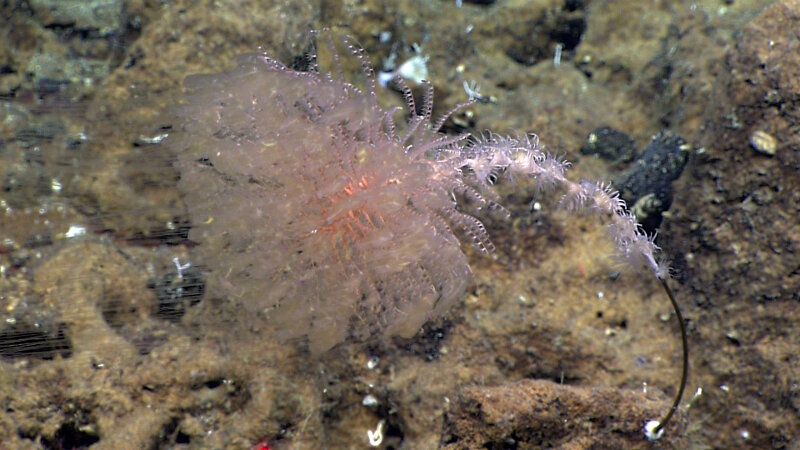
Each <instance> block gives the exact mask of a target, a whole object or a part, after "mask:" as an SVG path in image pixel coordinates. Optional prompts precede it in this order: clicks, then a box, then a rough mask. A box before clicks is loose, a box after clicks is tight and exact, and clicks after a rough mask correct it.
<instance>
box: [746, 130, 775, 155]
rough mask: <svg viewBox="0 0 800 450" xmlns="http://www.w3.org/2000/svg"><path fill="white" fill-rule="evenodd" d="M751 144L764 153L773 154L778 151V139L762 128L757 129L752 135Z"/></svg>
mask: <svg viewBox="0 0 800 450" xmlns="http://www.w3.org/2000/svg"><path fill="white" fill-rule="evenodd" d="M750 145H752V146H753V148H754V149H755V150H756V151H757V152H758V153H761V154H762V155H769V156H773V155H775V153H776V152H777V151H778V140H777V139H775V138H774V137H773V136H772V135H771V134H769V133H767V132H766V131H762V130H756V131H754V132H753V134H751V135H750Z"/></svg>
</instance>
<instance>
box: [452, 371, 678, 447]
mask: <svg viewBox="0 0 800 450" xmlns="http://www.w3.org/2000/svg"><path fill="white" fill-rule="evenodd" d="M652 392H653V391H650V393H647V394H644V393H642V392H633V391H626V390H620V389H610V388H600V387H594V388H591V387H578V386H565V385H559V384H556V383H553V382H550V381H544V380H523V381H519V382H517V383H510V384H505V385H502V386H496V387H489V388H486V387H477V386H476V387H470V388H467V389H465V390H464V391H463V392H462V393H461V395H460V397H459V399H458V400H457V401H456V402H455V404H454V406H453V407H451V408H450V411H449V412H448V413H447V414H446V419H445V430H444V433H443V435H442V448H444V449H447V450H458V449H474V448H519V449H528V448H530V449H533V448H569V449H575V450H578V449H587V448H626V449H635V448H660V447H662V446H663V447H664V448H681V447H683V445H681V442H682V441H681V437H682V436H683V434H684V432H685V429H686V414H685V412H681V411H679V412H678V413H677V416H676V417H675V418H673V420H675V419H677V420H675V422H672V424H671V425H670V430H669V431H668V434H667V436H665V437H664V438H663V440H662V441H658V444H657V445H654V444H653V443H651V442H648V441H647V440H645V437H644V431H643V430H644V424H645V423H646V422H647V421H650V420H658V418H660V417H661V415H663V414H664V413H665V412H666V411H667V410H668V409H669V405H670V402H669V400H668V399H666V398H664V397H661V398H655V397H654V396H653V395H652ZM598 446H600V447H598Z"/></svg>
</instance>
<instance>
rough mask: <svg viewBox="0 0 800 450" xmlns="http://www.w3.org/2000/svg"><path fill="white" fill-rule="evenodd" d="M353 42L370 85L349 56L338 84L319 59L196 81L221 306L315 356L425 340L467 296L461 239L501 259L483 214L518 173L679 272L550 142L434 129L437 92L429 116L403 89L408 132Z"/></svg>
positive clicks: (200, 172)
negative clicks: (379, 341) (357, 78)
mask: <svg viewBox="0 0 800 450" xmlns="http://www.w3.org/2000/svg"><path fill="white" fill-rule="evenodd" d="M328 41H330V39H329V40H328ZM345 44H346V46H347V47H348V52H349V53H352V54H353V55H355V57H356V58H357V59H358V60H359V62H360V63H361V67H362V69H363V72H364V74H365V77H364V79H365V83H363V84H364V86H363V87H361V88H359V87H356V86H355V85H353V84H351V83H349V82H347V81H345V78H344V77H343V76H342V75H341V73H342V70H341V67H340V64H339V60H338V57H336V56H335V54H336V52H335V51H333V52H332V54H333V55H334V56H332V58H331V59H332V64H331V65H332V66H333V73H327V72H323V71H320V70H319V68H318V67H317V65H316V58H315V57H311V59H310V60H309V63H310V70H309V71H304V72H301V71H295V70H291V69H289V68H287V67H285V66H284V65H283V64H281V63H280V62H277V61H275V60H273V59H271V58H269V57H268V56H266V55H249V56H243V57H240V58H239V61H238V67H237V68H236V69H234V70H232V71H230V72H224V73H218V74H211V75H200V76H192V77H189V78H188V79H187V80H186V87H187V89H188V91H189V94H188V99H187V102H186V104H184V105H182V106H180V107H178V108H177V110H176V114H177V119H178V124H177V125H178V126H176V128H177V129H178V131H177V132H175V133H173V135H172V136H170V138H169V140H168V142H169V146H170V147H171V148H172V149H173V150H174V151H175V152H176V154H177V161H178V169H179V170H180V172H181V180H180V182H179V188H180V189H181V190H182V192H183V193H184V195H185V201H186V204H187V206H188V208H189V213H190V215H191V219H192V222H193V223H194V224H195V226H194V228H193V229H192V230H191V232H190V238H191V239H193V240H195V241H198V242H199V243H200V244H201V245H199V246H198V247H197V255H196V257H197V258H199V259H201V261H200V262H201V263H202V264H203V265H205V266H206V267H207V268H208V269H209V277H208V291H209V292H208V293H209V294H210V295H211V296H216V297H218V298H221V299H224V300H225V301H229V302H233V304H234V305H235V307H236V308H237V309H239V310H242V311H245V312H246V313H247V316H248V317H251V318H252V319H253V320H254V321H255V323H257V324H259V325H260V326H264V327H267V328H268V329H269V330H270V334H271V335H274V336H277V338H278V339H280V340H283V341H286V340H295V339H304V338H307V340H308V345H309V348H310V349H311V351H312V352H315V353H320V352H323V351H325V350H327V349H329V348H331V347H333V346H334V345H336V344H337V343H339V342H342V341H344V340H346V339H353V340H357V341H366V340H370V339H375V338H387V337H392V336H400V337H406V338H407V337H410V336H412V335H414V334H415V333H416V332H417V331H418V330H419V328H420V327H421V326H422V324H423V323H424V322H425V321H426V320H428V319H430V318H432V317H437V316H441V315H442V314H443V313H445V312H446V311H447V310H448V309H450V307H451V306H452V305H453V304H454V303H456V302H457V301H459V300H460V299H461V298H462V297H463V294H464V290H465V288H466V285H467V283H468V281H469V275H470V269H469V266H468V264H467V260H466V258H465V256H464V254H463V253H462V251H461V244H460V242H459V237H461V238H467V239H469V240H471V242H472V244H473V245H475V246H476V247H478V248H479V249H481V250H483V251H487V252H490V251H492V243H491V241H490V240H489V237H488V235H487V233H486V231H485V229H484V226H483V224H482V223H481V222H480V221H479V220H478V219H477V218H476V217H475V216H474V215H473V214H475V215H480V214H482V213H484V212H485V211H486V210H496V211H499V212H501V213H505V210H504V209H503V208H502V206H500V205H499V204H498V199H497V196H496V194H495V193H494V191H493V190H492V185H493V184H494V183H495V182H496V181H497V180H498V178H500V177H501V176H504V175H505V176H508V177H510V178H515V177H524V178H526V179H532V180H533V183H534V185H535V186H537V187H538V188H540V189H541V190H547V189H550V190H552V189H560V190H561V191H564V192H565V195H564V198H563V201H562V203H563V204H564V205H565V206H566V207H568V209H573V210H574V209H585V210H590V211H595V212H597V213H599V214H602V215H604V216H606V217H609V218H610V223H611V226H610V228H609V229H610V231H611V233H612V236H613V237H614V239H615V242H616V243H617V247H618V250H619V253H620V254H621V256H623V257H624V258H626V259H627V260H629V261H630V262H632V263H633V264H634V265H637V266H645V267H648V268H650V269H652V270H654V271H656V273H657V276H659V275H663V273H662V272H658V270H659V269H660V266H659V265H658V264H656V261H655V259H654V256H653V254H654V252H655V250H656V247H655V245H654V244H653V242H652V240H651V239H650V238H648V237H647V236H646V235H644V234H643V233H642V232H641V229H640V228H639V227H638V225H637V223H636V219H635V218H634V217H633V216H632V215H630V214H628V213H627V212H625V208H624V203H623V202H622V201H621V200H620V199H619V198H618V197H617V195H616V193H615V192H613V191H612V190H610V189H609V188H608V187H607V186H605V185H603V184H597V183H589V182H581V183H575V182H572V181H569V180H568V179H567V178H566V177H565V172H566V170H567V168H568V167H569V163H568V162H566V161H563V160H560V159H558V158H555V157H553V156H552V155H549V154H545V153H544V152H543V148H542V147H541V146H540V145H539V141H538V138H537V137H536V136H534V135H525V136H516V137H510V136H499V135H496V134H492V133H486V134H485V135H480V136H469V135H457V136H452V135H445V134H442V133H440V132H439V130H440V128H441V126H442V124H443V123H444V121H445V120H446V119H447V117H448V116H449V114H445V115H444V116H443V117H441V118H439V119H437V120H435V121H434V120H432V107H433V105H432V101H433V89H432V87H431V86H430V85H429V84H428V85H425V86H424V89H425V93H424V95H423V98H422V99H421V104H419V105H417V104H415V99H414V97H413V95H412V94H411V90H410V89H409V88H408V87H407V86H405V84H404V83H402V81H398V83H399V86H400V87H401V89H402V91H403V95H404V97H405V100H406V103H407V105H408V110H407V114H408V120H407V121H405V122H404V126H403V127H397V128H396V127H395V116H396V115H399V112H398V110H399V109H400V108H394V109H389V110H384V109H382V108H381V107H379V106H378V102H377V98H376V95H375V79H374V74H373V69H372V66H371V65H370V63H369V61H368V59H367V57H366V55H365V54H364V52H363V51H362V50H361V49H360V47H358V46H356V45H354V44H352V43H350V42H349V41H348V40H345ZM328 47H329V48H330V49H332V50H333V49H334V47H335V46H334V45H333V43H329V46H328ZM461 106H463V105H461ZM451 113H452V111H451Z"/></svg>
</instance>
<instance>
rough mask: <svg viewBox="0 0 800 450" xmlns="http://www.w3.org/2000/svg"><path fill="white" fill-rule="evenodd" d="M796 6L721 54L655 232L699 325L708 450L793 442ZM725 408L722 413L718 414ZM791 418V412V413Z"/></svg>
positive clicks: (798, 104)
mask: <svg viewBox="0 0 800 450" xmlns="http://www.w3.org/2000/svg"><path fill="white" fill-rule="evenodd" d="M798 30H800V1H797V0H786V1H781V2H776V3H774V4H773V5H771V6H770V7H768V8H766V9H765V10H764V11H763V12H762V13H761V15H760V16H758V17H757V18H756V19H754V20H753V21H752V22H751V23H749V24H748V25H747V26H746V27H744V29H743V31H742V33H741V35H740V36H739V37H738V40H737V41H736V44H735V45H734V46H732V47H731V48H730V49H729V50H728V53H727V57H726V60H725V66H724V67H725V70H723V71H722V72H723V75H722V76H721V77H720V79H719V80H718V82H717V83H716V85H715V92H714V94H713V100H712V102H711V103H710V108H709V109H708V110H707V116H706V119H707V122H708V124H707V128H706V130H705V132H704V134H703V136H702V144H703V147H704V151H703V152H701V153H699V154H698V155H695V157H694V158H692V160H691V161H690V163H689V165H688V166H687V169H686V171H685V172H686V174H685V175H684V177H683V179H682V180H680V181H679V182H678V183H677V185H676V186H675V190H676V198H680V199H681V200H680V201H679V202H676V203H675V204H674V205H673V208H672V210H671V211H670V217H669V218H668V220H666V221H665V224H664V226H663V229H662V232H663V235H664V236H669V244H668V245H667V248H666V251H667V252H669V253H671V254H673V255H675V266H676V269H677V270H676V273H677V274H678V277H679V279H680V281H681V284H682V285H683V286H681V287H679V288H678V289H679V291H681V293H680V294H679V295H681V296H684V297H685V298H687V299H689V300H692V301H691V302H687V306H688V307H690V310H689V313H688V314H689V315H690V316H691V317H693V321H694V322H695V323H696V333H697V337H696V338H695V339H693V341H695V342H697V344H695V345H694V347H695V350H694V358H695V361H696V363H695V364H694V367H695V368H696V370H695V372H694V375H693V377H694V379H695V380H697V382H698V383H700V384H703V385H706V386H718V387H721V389H708V390H706V393H705V394H704V396H703V397H702V398H701V399H700V400H699V401H698V404H697V408H696V412H697V414H698V418H699V420H702V421H709V422H710V421H720V427H719V428H718V429H716V430H714V431H713V432H711V431H703V432H701V434H704V435H706V436H705V437H706V438H707V439H708V441H707V442H709V443H710V445H712V446H714V447H715V448H735V447H739V446H740V445H742V443H743V442H747V445H750V446H751V447H750V448H780V447H782V446H783V445H785V443H786V442H791V441H793V440H796V439H797V438H798V431H797V430H799V429H800V417H798V415H797V405H798V403H797V402H798V400H797V399H798V380H800V373H799V372H798V369H797V368H798V367H800V361H798V358H797V348H799V347H798V346H800V336H798V334H797V331H796V330H797V323H798V321H800V312H798V308H797V301H798V300H799V299H800V220H799V218H800V191H799V190H798V186H800V134H799V133H800V35H798ZM721 411H725V412H724V413H723V412H721ZM787 412H788V413H787Z"/></svg>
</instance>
